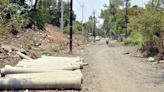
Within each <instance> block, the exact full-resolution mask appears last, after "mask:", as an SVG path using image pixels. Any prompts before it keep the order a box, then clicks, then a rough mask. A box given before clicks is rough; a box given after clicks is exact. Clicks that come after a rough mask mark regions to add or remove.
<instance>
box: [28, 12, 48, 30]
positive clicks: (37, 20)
mask: <svg viewBox="0 0 164 92" xmlns="http://www.w3.org/2000/svg"><path fill="white" fill-rule="evenodd" d="M29 17H30V23H31V24H33V25H35V26H37V27H38V28H39V29H43V28H44V25H45V24H46V23H47V20H48V19H47V18H46V16H45V15H44V13H43V12H41V11H40V10H36V9H33V10H31V12H30V13H29Z"/></svg>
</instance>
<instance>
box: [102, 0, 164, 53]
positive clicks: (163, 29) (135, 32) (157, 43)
mask: <svg viewBox="0 0 164 92" xmlns="http://www.w3.org/2000/svg"><path fill="white" fill-rule="evenodd" d="M109 2H110V4H109V6H106V7H105V9H104V10H102V12H101V18H103V19H104V24H103V27H102V28H103V29H104V30H106V33H107V34H109V35H110V36H111V37H113V39H119V37H120V35H122V34H125V28H126V26H125V17H124V16H125V9H124V8H120V7H121V6H122V3H123V2H124V0H114V1H113V0H109ZM128 5H129V6H128V32H127V33H128V37H127V39H126V40H125V41H124V44H125V45H129V44H130V45H139V46H140V49H141V51H143V52H146V53H147V56H154V55H158V54H161V55H160V56H164V26H163V25H164V8H163V7H164V2H163V0H150V1H149V3H148V4H147V5H146V7H145V8H143V7H138V6H130V3H129V4H128Z"/></svg>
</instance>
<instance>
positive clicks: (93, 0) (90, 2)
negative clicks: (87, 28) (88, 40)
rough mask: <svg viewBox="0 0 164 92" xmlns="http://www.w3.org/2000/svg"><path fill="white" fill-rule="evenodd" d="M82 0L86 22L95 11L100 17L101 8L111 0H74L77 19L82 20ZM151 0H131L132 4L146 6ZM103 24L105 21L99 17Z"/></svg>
mask: <svg viewBox="0 0 164 92" xmlns="http://www.w3.org/2000/svg"><path fill="white" fill-rule="evenodd" d="M82 1H83V3H84V22H86V21H87V20H88V18H89V16H91V15H93V11H94V10H95V11H96V17H97V18H99V16H100V13H101V9H103V8H104V5H105V4H106V5H108V2H109V0H73V9H74V11H75V14H76V15H77V20H78V21H81V20H82V7H81V6H82ZM148 1H149V0H131V5H138V6H144V4H146V3H147V2H148ZM98 21H99V23H100V24H101V23H102V22H103V21H102V20H100V19H98Z"/></svg>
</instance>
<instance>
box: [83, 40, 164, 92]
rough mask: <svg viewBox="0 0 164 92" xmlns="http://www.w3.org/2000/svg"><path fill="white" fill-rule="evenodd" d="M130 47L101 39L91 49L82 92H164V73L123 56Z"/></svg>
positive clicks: (153, 66)
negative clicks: (108, 42) (107, 43)
mask: <svg viewBox="0 0 164 92" xmlns="http://www.w3.org/2000/svg"><path fill="white" fill-rule="evenodd" d="M128 49H129V48H127V47H122V46H117V45H116V43H115V42H114V41H110V44H109V46H107V45H106V44H105V42H104V41H103V40H102V41H100V42H97V43H96V44H94V45H90V46H88V47H87V48H86V49H85V50H84V51H83V56H84V57H85V60H86V62H88V63H89V66H87V67H85V68H84V70H83V72H84V84H83V89H82V92H164V73H163V72H162V69H157V68H156V67H155V65H153V64H152V63H150V62H145V61H143V59H141V58H136V57H132V56H130V55H124V54H122V53H123V52H125V51H126V50H128Z"/></svg>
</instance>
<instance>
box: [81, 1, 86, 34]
mask: <svg viewBox="0 0 164 92" xmlns="http://www.w3.org/2000/svg"><path fill="white" fill-rule="evenodd" d="M81 8H82V21H81V24H82V25H81V27H82V32H83V35H85V32H84V25H83V20H84V2H83V0H82V5H81Z"/></svg>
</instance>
